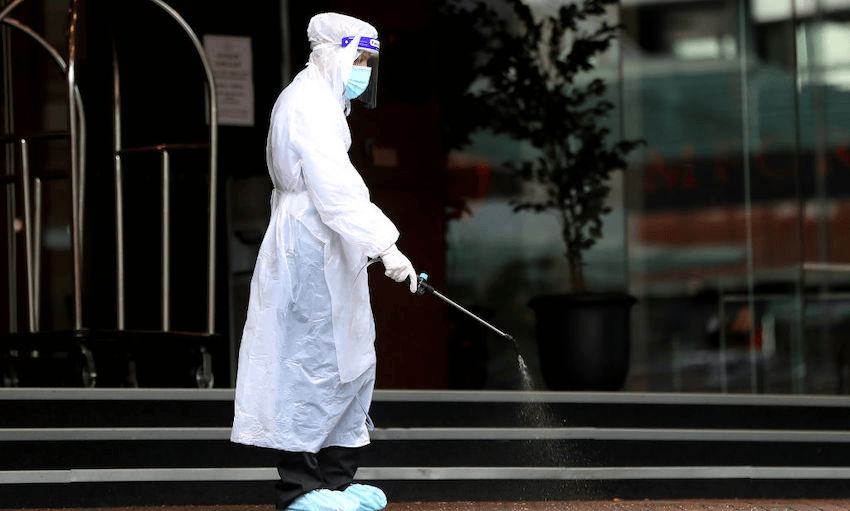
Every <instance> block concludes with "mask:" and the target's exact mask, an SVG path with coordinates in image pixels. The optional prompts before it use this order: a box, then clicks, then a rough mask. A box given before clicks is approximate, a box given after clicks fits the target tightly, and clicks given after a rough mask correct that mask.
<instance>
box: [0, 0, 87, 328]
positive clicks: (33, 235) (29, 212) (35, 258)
mask: <svg viewBox="0 0 850 511" xmlns="http://www.w3.org/2000/svg"><path fill="white" fill-rule="evenodd" d="M22 2H23V0H16V1H14V2H12V3H10V4H9V5H8V6H7V7H6V8H5V9H3V11H2V12H0V22H2V23H3V24H5V25H7V26H10V27H12V28H15V29H17V30H19V31H21V32H22V33H24V34H25V35H27V36H29V37H30V39H32V40H33V41H35V42H36V43H38V45H39V46H41V47H42V48H43V49H44V50H45V51H47V53H48V55H50V57H51V58H52V59H53V61H54V62H55V63H56V64H57V66H59V68H60V69H61V70H62V72H63V73H67V72H68V64H67V63H66V62H65V61H64V60H63V59H62V56H61V55H60V54H59V52H58V51H57V50H56V49H55V48H54V47H53V46H51V45H50V43H48V42H47V40H45V39H44V38H43V37H41V36H40V35H39V34H38V33H37V32H35V31H34V30H32V29H31V28H30V27H28V26H27V25H24V24H23V23H21V22H20V21H18V20H16V19H14V18H9V17H8V14H9V13H10V12H11V11H12V9H14V8H15V7H16V6H17V5H19V4H20V3H22ZM69 87H70V88H69V112H73V114H74V115H75V116H76V117H77V118H78V119H79V130H78V137H79V138H78V140H76V141H75V137H74V132H73V131H69V132H43V133H34V134H29V135H26V136H14V135H12V136H4V137H2V139H0V142H2V143H10V142H15V143H17V144H18V145H19V146H20V150H21V168H22V176H21V179H22V188H23V195H24V228H25V232H24V235H25V251H26V268H27V305H28V319H29V331H30V332H37V331H38V330H39V310H38V309H39V307H38V304H39V303H40V299H39V298H40V283H41V257H40V252H41V227H42V226H41V218H42V217H41V214H42V211H41V209H42V208H41V198H42V188H41V179H40V178H38V177H36V178H34V188H35V190H34V194H35V204H34V205H33V198H32V191H31V190H30V175H29V156H28V150H27V143H28V140H50V139H58V138H64V137H70V138H71V145H72V158H71V181H72V201H71V202H72V226H71V227H72V228H71V231H72V236H74V237H75V241H76V246H75V249H76V250H75V253H74V268H75V276H76V275H77V274H78V273H79V269H78V267H79V266H80V265H81V260H80V257H81V254H82V236H83V211H84V207H85V202H84V201H85V180H86V179H85V149H84V147H85V137H86V132H85V125H86V122H85V110H84V108H83V100H82V95H81V94H80V90H79V88H78V87H77V86H76V84H73V86H70V85H69ZM77 144H79V147H77V151H76V153H77V157H74V148H75V146H76V145H77ZM4 181H6V183H5V184H8V183H9V182H13V180H4ZM33 208H34V209H35V212H33ZM33 216H35V218H33ZM15 265H16V263H15V261H14V260H12V261H10V266H11V267H12V271H14V267H15ZM11 300H15V297H14V296H12V297H11ZM80 306H81V299H80V295H79V294H77V293H75V302H74V307H75V311H76V310H78V309H79V308H80ZM78 328H79V326H78Z"/></svg>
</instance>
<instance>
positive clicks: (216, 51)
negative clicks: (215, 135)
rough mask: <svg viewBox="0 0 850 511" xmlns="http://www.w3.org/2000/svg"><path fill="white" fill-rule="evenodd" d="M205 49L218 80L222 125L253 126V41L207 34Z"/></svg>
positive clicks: (216, 84) (217, 91) (239, 37)
mask: <svg viewBox="0 0 850 511" xmlns="http://www.w3.org/2000/svg"><path fill="white" fill-rule="evenodd" d="M204 50H205V52H206V54H207V59H208V60H209V62H210V67H212V72H213V77H214V78H215V88H216V93H217V95H218V122H219V124H222V125H230V126H253V125H254V79H253V74H252V66H251V38H250V37H247V36H230V35H210V34H206V35H204Z"/></svg>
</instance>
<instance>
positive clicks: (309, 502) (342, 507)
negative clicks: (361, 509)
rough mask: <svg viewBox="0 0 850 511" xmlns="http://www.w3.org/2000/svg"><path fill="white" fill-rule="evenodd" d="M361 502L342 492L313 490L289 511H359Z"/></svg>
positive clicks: (301, 497) (296, 501)
mask: <svg viewBox="0 0 850 511" xmlns="http://www.w3.org/2000/svg"><path fill="white" fill-rule="evenodd" d="M358 506H360V501H358V500H357V499H356V498H354V497H352V496H349V495H346V494H344V493H343V492H341V491H333V490H324V489H322V490H313V491H311V492H310V493H305V494H304V495H302V496H300V497H298V498H297V499H295V502H293V503H292V504H290V505H289V507H288V508H286V510H287V511H357V509H358Z"/></svg>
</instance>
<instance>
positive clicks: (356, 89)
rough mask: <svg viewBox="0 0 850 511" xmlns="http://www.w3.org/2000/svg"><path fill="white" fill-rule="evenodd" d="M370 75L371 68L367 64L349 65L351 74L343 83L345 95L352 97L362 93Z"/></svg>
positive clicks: (367, 84)
mask: <svg viewBox="0 0 850 511" xmlns="http://www.w3.org/2000/svg"><path fill="white" fill-rule="evenodd" d="M371 76H372V68H371V67H368V66H351V76H349V77H348V82H347V83H346V84H345V97H346V98H348V99H354V98H356V97H357V96H359V95H361V94H363V91H365V90H366V87H368V86H369V78H370V77H371Z"/></svg>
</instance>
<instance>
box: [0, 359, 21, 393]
mask: <svg viewBox="0 0 850 511" xmlns="http://www.w3.org/2000/svg"><path fill="white" fill-rule="evenodd" d="M2 374H3V386H4V387H17V386H18V385H19V384H20V383H21V380H20V379H19V378H18V372H17V371H15V366H13V365H12V361H11V360H7V361H6V363H5V364H3V372H2Z"/></svg>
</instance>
